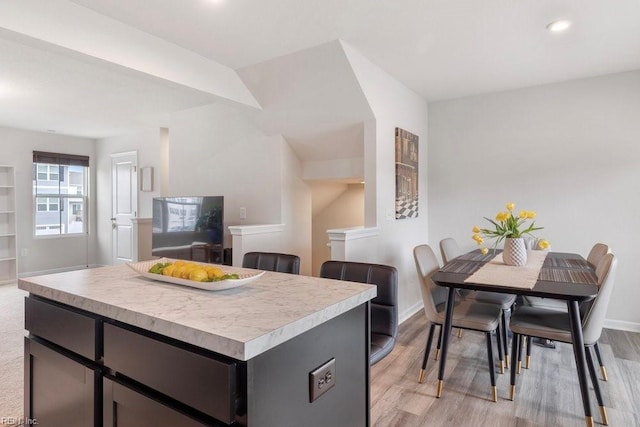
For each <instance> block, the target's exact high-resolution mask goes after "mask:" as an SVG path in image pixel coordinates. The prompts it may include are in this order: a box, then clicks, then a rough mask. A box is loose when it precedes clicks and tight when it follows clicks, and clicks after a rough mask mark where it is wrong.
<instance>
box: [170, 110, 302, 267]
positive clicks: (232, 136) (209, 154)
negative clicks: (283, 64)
mask: <svg viewBox="0 0 640 427" xmlns="http://www.w3.org/2000/svg"><path fill="white" fill-rule="evenodd" d="M251 119H252V113H251V112H248V111H247V110H244V109H237V108H234V107H231V106H227V105H222V104H213V105H208V106H205V107H199V108H194V109H191V110H186V111H182V112H179V113H174V114H172V116H171V126H170V129H169V139H170V142H169V190H168V195H171V196H175V195H222V196H224V197H225V212H224V218H225V226H231V225H251V224H280V223H284V224H285V232H284V240H285V241H284V242H283V243H279V244H281V245H282V247H281V249H280V250H281V251H283V252H288V253H294V254H297V255H299V256H300V257H301V273H303V274H306V273H308V272H309V271H310V268H311V258H310V256H311V251H310V246H311V224H310V221H311V214H310V212H311V197H310V191H309V189H308V187H307V185H306V184H305V183H304V182H303V181H302V179H301V176H302V168H301V165H300V161H299V160H298V159H297V157H296V156H295V154H294V153H293V151H292V150H291V148H290V147H289V145H288V144H287V142H286V141H285V140H284V139H283V138H282V136H281V135H265V134H264V133H263V132H261V131H260V130H259V129H258V128H257V127H256V126H255V125H254V123H253V122H252V120H251ZM241 207H244V208H246V219H244V220H241V219H240V216H239V212H240V208H241ZM280 238H281V237H280ZM225 244H226V245H227V246H230V245H231V237H230V235H229V233H228V230H226V231H225Z"/></svg>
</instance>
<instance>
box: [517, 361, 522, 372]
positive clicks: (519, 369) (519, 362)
mask: <svg viewBox="0 0 640 427" xmlns="http://www.w3.org/2000/svg"><path fill="white" fill-rule="evenodd" d="M521 370H522V362H521V361H519V360H518V365H517V372H518V375H520V371H521Z"/></svg>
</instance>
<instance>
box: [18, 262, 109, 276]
mask: <svg viewBox="0 0 640 427" xmlns="http://www.w3.org/2000/svg"><path fill="white" fill-rule="evenodd" d="M98 267H103V266H102V265H100V264H89V265H76V266H71V267H62V268H52V269H50V270H40V271H28V272H26V273H20V274H18V278H19V279H22V278H23V277H31V276H42V275H43V274H53V273H64V272H65V271H74V270H85V269H87V268H98Z"/></svg>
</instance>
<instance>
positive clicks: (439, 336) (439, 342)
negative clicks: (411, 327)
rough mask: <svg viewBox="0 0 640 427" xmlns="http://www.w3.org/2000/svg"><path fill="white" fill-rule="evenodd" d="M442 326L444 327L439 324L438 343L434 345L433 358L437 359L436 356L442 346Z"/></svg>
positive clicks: (438, 354)
mask: <svg viewBox="0 0 640 427" xmlns="http://www.w3.org/2000/svg"><path fill="white" fill-rule="evenodd" d="M442 328H444V326H443V325H440V333H439V334H438V345H437V346H436V357H435V360H438V357H439V356H440V347H442Z"/></svg>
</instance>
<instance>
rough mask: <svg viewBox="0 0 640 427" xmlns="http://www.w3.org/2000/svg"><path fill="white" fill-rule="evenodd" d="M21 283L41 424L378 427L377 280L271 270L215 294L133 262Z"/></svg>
mask: <svg viewBox="0 0 640 427" xmlns="http://www.w3.org/2000/svg"><path fill="white" fill-rule="evenodd" d="M224 269H225V271H229V272H243V271H244V272H246V271H247V270H244V269H238V268H233V267H227V266H225V267H224ZM18 286H19V288H20V289H23V290H25V291H27V292H29V294H30V295H29V296H28V297H27V300H26V303H25V327H26V329H27V330H29V336H28V337H26V338H25V417H26V418H28V419H36V420H37V421H38V423H39V424H40V425H47V426H57V425H64V426H66V427H68V426H76V425H77V426H102V425H104V426H119V427H128V426H146V425H148V426H157V425H176V426H185V427H188V426H206V425H208V426H222V425H234V426H266V427H268V426H278V427H280V426H300V425H305V426H327V425H331V426H350V427H351V426H365V425H368V424H369V364H368V360H369V301H370V300H371V299H372V298H374V297H375V295H376V289H375V287H374V286H369V285H364V284H358V283H352V282H343V281H336V280H328V279H320V278H314V277H305V276H298V275H290V274H283V273H273V272H266V273H264V274H263V275H262V276H261V277H260V278H258V279H256V280H255V281H253V282H251V283H248V284H246V285H244V286H242V287H238V288H234V289H228V290H224V291H206V290H200V289H195V288H189V287H183V286H179V285H174V284H169V283H164V282H160V281H155V280H149V279H146V278H143V277H141V276H139V275H138V274H137V273H136V272H135V271H133V270H132V269H130V268H129V267H128V266H126V265H120V266H111V267H103V268H96V269H86V270H78V271H72V272H66V273H58V274H50V275H44V276H36V277H31V278H26V279H20V281H19V285H18Z"/></svg>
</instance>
